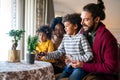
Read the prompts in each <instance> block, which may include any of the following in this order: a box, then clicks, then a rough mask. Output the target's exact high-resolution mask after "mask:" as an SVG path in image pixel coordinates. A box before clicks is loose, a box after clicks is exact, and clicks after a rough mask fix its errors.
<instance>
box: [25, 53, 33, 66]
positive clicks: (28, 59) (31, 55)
mask: <svg viewBox="0 0 120 80" xmlns="http://www.w3.org/2000/svg"><path fill="white" fill-rule="evenodd" d="M26 61H27V63H28V64H34V61H35V54H31V53H27V54H26Z"/></svg>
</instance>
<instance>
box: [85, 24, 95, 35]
mask: <svg viewBox="0 0 120 80" xmlns="http://www.w3.org/2000/svg"><path fill="white" fill-rule="evenodd" d="M94 26H95V23H93V25H92V26H91V27H89V28H88V30H86V31H85V30H84V29H83V34H84V35H86V36H88V33H91V32H92V31H93V29H94Z"/></svg>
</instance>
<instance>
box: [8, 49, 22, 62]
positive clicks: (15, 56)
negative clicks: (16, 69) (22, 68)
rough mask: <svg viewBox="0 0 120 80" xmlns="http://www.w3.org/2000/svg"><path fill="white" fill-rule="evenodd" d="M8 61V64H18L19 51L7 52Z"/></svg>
mask: <svg viewBox="0 0 120 80" xmlns="http://www.w3.org/2000/svg"><path fill="white" fill-rule="evenodd" d="M8 61H9V62H20V50H9V51H8Z"/></svg>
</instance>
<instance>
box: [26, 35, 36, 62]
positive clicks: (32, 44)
mask: <svg viewBox="0 0 120 80" xmlns="http://www.w3.org/2000/svg"><path fill="white" fill-rule="evenodd" d="M37 44H38V36H37V35H35V36H30V35H29V36H28V39H27V50H28V53H27V57H26V58H27V63H29V64H34V60H35V54H34V53H35V52H36V46H37Z"/></svg>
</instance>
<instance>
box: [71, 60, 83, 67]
mask: <svg viewBox="0 0 120 80" xmlns="http://www.w3.org/2000/svg"><path fill="white" fill-rule="evenodd" d="M71 66H72V67H73V68H81V67H83V62H82V61H72V64H71Z"/></svg>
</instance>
